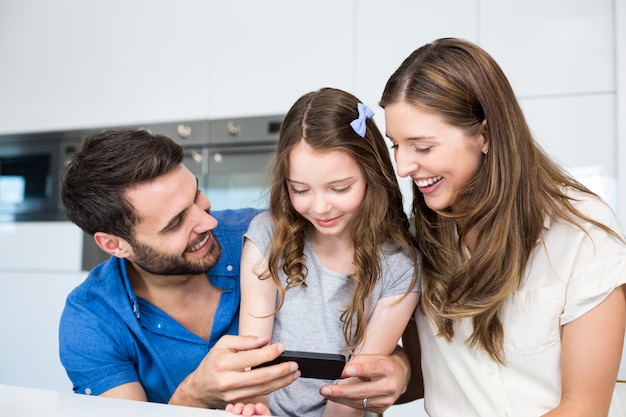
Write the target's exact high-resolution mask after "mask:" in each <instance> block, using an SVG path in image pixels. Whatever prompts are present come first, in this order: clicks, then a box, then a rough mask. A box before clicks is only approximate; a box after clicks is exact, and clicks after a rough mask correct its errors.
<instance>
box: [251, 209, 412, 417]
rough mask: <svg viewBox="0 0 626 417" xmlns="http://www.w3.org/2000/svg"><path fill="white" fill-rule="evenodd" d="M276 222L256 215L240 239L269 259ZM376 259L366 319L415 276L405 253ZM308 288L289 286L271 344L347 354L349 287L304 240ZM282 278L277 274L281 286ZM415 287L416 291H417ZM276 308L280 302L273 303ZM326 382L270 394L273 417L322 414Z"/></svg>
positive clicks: (297, 384) (301, 380) (307, 383)
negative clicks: (378, 262) (377, 266)
mask: <svg viewBox="0 0 626 417" xmlns="http://www.w3.org/2000/svg"><path fill="white" fill-rule="evenodd" d="M273 229H274V223H273V221H272V218H271V216H270V215H269V213H268V212H265V213H261V214H259V215H258V216H257V217H256V218H255V219H254V220H252V223H250V227H249V228H248V231H247V232H246V234H245V235H244V236H245V237H246V238H248V239H250V240H251V241H252V242H253V243H254V244H255V246H256V247H257V248H258V249H259V250H260V251H261V253H264V254H266V255H267V253H268V251H269V244H270V239H271V236H272V233H273ZM386 252H387V253H383V254H381V255H380V258H381V272H382V274H381V279H380V280H379V281H378V283H377V285H376V287H375V288H374V290H373V292H372V295H371V298H370V300H371V303H370V306H369V308H368V310H367V318H368V320H369V318H370V317H371V314H372V313H373V311H374V308H375V307H376V303H377V302H378V300H380V299H381V298H385V297H390V296H394V295H399V294H404V293H405V292H406V290H407V288H408V287H409V285H410V283H411V279H412V278H413V263H412V261H411V258H410V257H409V256H408V255H407V254H406V253H404V252H399V251H386ZM304 256H305V258H306V267H307V271H308V273H307V277H306V284H307V286H306V287H303V286H299V287H295V288H290V289H289V290H288V291H287V292H286V294H285V300H284V304H283V306H282V308H281V309H280V310H279V311H278V313H277V314H276V316H275V317H274V328H273V331H272V341H273V342H278V341H280V342H282V343H283V344H284V345H285V349H286V350H299V351H306V352H319V353H340V354H343V355H345V356H347V353H346V351H345V348H346V343H345V341H344V338H343V329H342V323H341V319H340V316H341V313H342V312H343V310H344V309H345V306H346V304H347V303H348V302H350V300H351V294H352V283H351V281H350V280H349V279H348V277H347V275H346V274H342V273H338V272H335V271H331V270H329V269H328V268H325V267H324V266H323V265H322V264H321V263H320V261H319V259H318V258H317V255H316V254H315V251H314V250H313V247H312V246H311V243H310V242H309V241H308V239H306V240H305V247H304ZM285 279H286V277H285V275H284V273H281V281H282V285H283V286H284V285H285ZM418 288H419V286H416V287H415V289H414V290H415V291H417V289H418ZM276 306H278V300H277V304H276ZM332 382H333V381H330V380H322V379H310V378H298V380H296V381H295V382H294V383H292V384H291V385H289V386H287V387H285V388H283V389H280V390H278V391H276V392H274V393H272V394H270V409H271V412H272V414H273V415H276V416H307V417H308V416H321V415H322V412H323V411H324V406H325V404H326V399H325V398H324V397H322V396H321V395H320V394H319V389H320V387H321V386H322V385H324V384H327V383H332Z"/></svg>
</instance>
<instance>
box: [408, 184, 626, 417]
mask: <svg viewBox="0 0 626 417" xmlns="http://www.w3.org/2000/svg"><path fill="white" fill-rule="evenodd" d="M575 197H576V198H578V199H579V200H580V201H578V202H575V203H574V204H575V206H576V207H577V208H578V210H580V211H581V212H583V213H585V214H586V215H588V216H589V217H591V218H593V219H596V220H598V221H599V222H601V223H603V224H606V225H607V226H609V227H611V228H613V230H616V231H618V233H621V229H620V226H619V224H618V221H617V219H616V217H615V215H614V214H613V212H612V211H611V209H610V208H609V207H608V206H607V205H606V204H605V203H603V202H601V201H598V200H596V199H593V198H591V197H589V196H586V195H582V194H579V193H577V194H576V195H575ZM583 228H584V229H585V231H586V232H587V234H585V232H583V231H582V230H580V229H579V228H577V227H576V226H573V225H571V224H569V223H565V222H563V221H562V220H555V219H551V218H550V217H548V218H546V220H545V222H544V229H543V232H542V236H541V238H540V240H539V242H538V244H537V246H536V247H535V249H534V251H533V253H532V254H531V257H530V259H529V261H528V265H527V267H526V272H525V279H524V283H523V285H522V288H521V289H520V290H519V291H517V292H516V293H514V294H513V295H512V296H511V297H510V298H509V300H508V301H507V302H506V303H505V305H504V308H503V310H502V314H501V315H500V319H501V321H502V324H503V328H504V358H505V362H506V365H501V364H499V363H498V362H495V361H493V360H492V359H491V358H490V357H489V355H488V354H486V353H485V352H484V351H483V350H476V349H472V348H470V347H469V346H468V344H467V343H466V340H467V339H468V338H469V336H470V335H471V334H472V321H471V319H464V320H461V321H460V322H458V323H456V325H455V327H454V331H455V333H454V338H453V340H452V342H451V343H448V342H447V341H446V340H445V339H444V338H442V337H437V336H436V333H437V329H436V327H435V326H434V325H433V323H432V322H431V321H430V320H429V319H428V318H427V317H425V316H424V315H423V314H421V313H420V312H419V311H418V313H416V321H417V326H418V333H419V338H420V343H421V349H422V367H423V372H424V387H425V395H424V405H425V409H426V411H427V412H428V414H429V415H430V416H432V417H447V416H451V417H457V416H463V417H472V416H476V417H489V416H494V417H513V416H515V417H525V416H528V417H531V416H532V417H537V416H540V415H542V414H544V413H546V412H548V411H549V410H551V409H553V408H554V407H556V406H557V405H558V404H559V402H560V396H561V375H560V363H559V361H560V351H561V338H560V333H561V326H563V325H565V324H567V323H570V322H571V321H573V320H576V319H577V318H579V317H580V316H582V315H583V314H585V313H586V312H587V311H589V310H591V309H592V308H593V307H595V306H596V305H598V304H600V303H601V302H602V301H603V300H604V299H605V298H606V297H607V296H608V295H609V294H610V293H611V292H612V291H613V290H614V289H615V288H616V287H618V286H620V285H622V284H624V283H626V246H625V245H624V244H622V243H621V242H619V241H618V240H616V239H615V238H614V237H612V236H610V235H609V234H608V233H606V232H605V231H604V230H602V229H600V228H598V227H596V226H593V225H591V224H589V223H583ZM609 416H610V417H612V416H615V417H617V416H620V417H624V416H626V404H624V405H620V404H619V403H618V400H617V397H616V395H614V396H613V402H612V403H611V411H610V412H609Z"/></svg>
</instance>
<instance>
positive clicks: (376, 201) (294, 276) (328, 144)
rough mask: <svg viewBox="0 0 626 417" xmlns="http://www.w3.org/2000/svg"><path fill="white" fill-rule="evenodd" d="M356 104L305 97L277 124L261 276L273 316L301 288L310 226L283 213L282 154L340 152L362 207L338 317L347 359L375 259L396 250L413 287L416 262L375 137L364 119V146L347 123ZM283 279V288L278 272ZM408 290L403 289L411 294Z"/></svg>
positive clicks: (288, 210) (361, 326)
mask: <svg viewBox="0 0 626 417" xmlns="http://www.w3.org/2000/svg"><path fill="white" fill-rule="evenodd" d="M358 103H359V100H358V99H357V98H356V97H354V96H353V95H351V94H349V93H347V92H345V91H342V90H337V89H333V88H324V89H321V90H318V91H315V92H311V93H308V94H305V95H304V96H302V97H301V98H300V99H298V100H297V101H296V103H294V105H293V106H292V107H291V109H290V110H289V112H288V113H287V115H286V116H285V119H284V120H283V122H282V125H281V130H280V135H279V140H278V145H277V149H276V154H275V157H274V160H273V165H272V170H271V172H272V183H271V186H270V207H269V211H270V213H271V216H272V218H273V221H274V225H275V229H274V235H273V238H272V243H271V247H270V253H269V256H268V271H267V273H266V274H264V275H262V276H261V277H260V278H261V279H267V278H269V277H271V278H272V279H273V280H274V282H275V283H276V285H277V287H278V289H279V298H280V302H279V306H278V308H277V310H276V311H278V310H279V309H280V308H281V307H282V304H283V301H284V297H285V292H286V291H288V290H289V289H290V288H292V287H295V286H301V285H302V286H306V276H307V269H306V265H305V259H304V241H305V233H306V231H307V229H308V228H309V227H311V224H310V223H309V222H308V221H307V220H306V219H304V218H303V217H302V216H301V215H300V214H299V213H298V212H296V211H295V210H294V208H293V206H292V205H291V202H290V198H289V188H288V183H287V176H288V173H289V154H290V152H291V150H292V149H293V148H294V147H295V146H296V145H298V144H299V143H300V142H302V141H304V142H306V143H307V144H308V145H309V146H311V147H312V148H313V149H315V150H317V151H319V152H332V151H341V152H345V153H346V154H348V155H349V156H350V157H352V158H353V159H354V160H355V161H356V162H357V164H358V165H359V166H360V167H361V169H362V172H363V174H364V176H365V181H366V184H367V185H366V192H365V197H364V199H363V202H362V204H361V206H360V208H359V210H358V213H357V214H356V215H355V217H354V219H353V221H352V223H351V226H350V230H349V233H350V236H351V238H352V241H353V242H358V245H357V244H355V245H354V259H353V262H354V268H355V271H354V273H353V274H351V275H349V279H350V280H351V281H352V282H353V284H354V287H353V291H352V300H351V301H350V302H348V303H347V304H346V308H345V310H344V311H343V312H342V314H341V321H342V322H343V333H344V338H345V341H346V345H347V346H348V350H349V351H351V352H353V351H354V349H356V348H357V347H358V346H359V345H361V344H362V343H363V341H364V339H365V331H366V327H367V319H366V311H367V307H368V306H369V304H368V303H369V298H370V296H371V294H372V290H373V289H374V287H375V285H376V283H377V282H378V281H379V280H380V279H381V277H380V275H381V266H380V261H381V257H380V255H381V251H383V250H393V251H397V250H403V251H405V252H406V253H407V254H409V256H411V257H412V259H413V261H414V265H415V273H414V278H413V284H414V283H415V282H416V279H417V270H418V260H417V255H416V251H415V242H414V240H413V238H412V236H411V234H410V233H409V224H408V220H407V217H406V214H405V213H404V211H403V206H402V194H401V192H400V188H399V186H398V183H397V180H396V176H395V173H394V168H393V165H392V162H391V157H390V155H389V149H388V147H387V146H386V144H385V141H384V138H383V137H382V134H381V133H380V131H379V130H378V128H377V126H376V124H375V122H374V121H373V120H372V119H368V120H367V122H366V123H367V129H366V134H365V137H364V138H361V137H360V136H359V135H357V134H356V133H355V132H354V130H353V129H352V127H351V126H350V122H351V121H352V120H354V119H356V118H357V116H358V112H357V104H358ZM280 271H282V272H284V273H285V274H286V276H287V284H286V286H285V287H283V285H282V284H281V282H280V278H279V275H278V274H279V272H280ZM412 287H413V286H411V288H412Z"/></svg>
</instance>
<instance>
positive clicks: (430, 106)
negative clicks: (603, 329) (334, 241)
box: [380, 38, 619, 362]
mask: <svg viewBox="0 0 626 417" xmlns="http://www.w3.org/2000/svg"><path fill="white" fill-rule="evenodd" d="M395 102H406V103H409V104H411V105H415V106H417V107H419V108H421V109H425V110H428V111H432V112H435V113H436V114H439V115H441V116H442V117H443V118H444V120H446V121H447V122H448V123H450V124H451V125H454V126H457V127H460V128H462V129H465V130H466V132H467V133H468V134H470V135H475V134H476V133H477V132H478V129H479V128H480V124H481V123H482V122H483V121H484V120H486V121H487V124H486V139H487V141H488V143H489V154H488V155H486V156H485V157H484V158H483V164H482V166H481V167H480V169H479V171H478V173H477V174H476V176H475V177H474V178H473V180H472V181H470V183H469V184H467V185H466V187H465V188H464V189H463V190H462V191H461V192H460V194H459V195H458V197H457V199H456V200H455V210H454V213H452V212H451V211H449V210H447V211H433V210H431V209H430V208H428V207H427V205H426V204H425V202H424V197H423V195H422V193H421V192H419V190H418V189H417V187H416V186H415V185H414V186H413V192H414V200H413V215H414V220H415V225H416V239H417V241H418V247H419V248H420V249H421V250H422V252H423V254H424V259H423V273H422V274H423V276H422V303H421V308H422V309H423V311H425V313H426V314H428V316H429V317H430V318H431V319H432V320H433V321H434V323H435V324H436V326H437V328H438V331H439V334H440V335H441V336H443V337H445V338H446V339H448V340H450V339H451V338H452V336H453V335H454V328H453V324H454V321H455V320H458V319H461V318H467V317H470V318H472V320H473V324H474V331H473V334H472V335H471V337H470V340H469V343H470V345H472V346H479V347H482V348H483V349H484V350H485V351H486V352H488V354H489V355H490V356H491V357H492V358H494V359H495V360H498V361H500V362H503V356H502V347H503V340H504V333H503V328H502V323H501V321H500V319H499V317H498V312H499V311H500V309H501V307H502V305H503V303H504V302H505V300H506V299H507V297H509V295H510V294H511V293H512V292H513V291H515V290H517V289H518V288H519V287H520V285H521V283H522V280H523V277H524V271H525V268H526V263H527V261H528V259H529V256H530V254H531V252H532V250H533V248H534V247H535V245H536V243H537V240H538V239H539V238H540V234H541V230H542V227H543V223H544V219H545V216H547V215H552V216H555V217H557V218H561V219H563V220H565V221H567V222H570V223H572V224H575V225H577V221H578V220H580V219H582V220H584V221H588V222H591V223H593V224H595V225H597V226H599V227H601V228H603V229H604V230H606V231H607V232H609V233H611V234H612V235H614V236H617V235H616V234H615V232H613V231H612V230H611V229H609V228H608V227H606V226H604V225H602V224H600V223H598V222H596V221H594V220H592V219H590V218H588V217H587V216H585V215H583V214H582V213H580V212H579V211H578V210H576V208H575V207H574V206H573V205H572V201H571V200H570V198H569V197H568V195H567V189H568V188H572V189H576V190H579V191H581V192H583V193H587V194H590V195H595V194H593V193H592V192H591V191H590V190H589V189H587V188H586V187H585V186H583V185H582V184H580V183H579V182H578V181H576V180H575V179H574V178H572V177H571V176H570V175H569V174H567V173H566V172H565V171H564V170H563V169H562V168H561V167H560V166H559V165H558V164H557V163H555V162H554V161H553V160H552V159H550V157H549V156H548V155H547V154H546V153H544V152H543V151H542V149H541V148H540V147H539V146H538V144H537V143H536V142H535V141H534V139H533V136H532V134H531V132H530V129H529V127H528V125H527V123H526V120H525V118H524V115H523V113H522V110H521V108H520V106H519V104H518V102H517V99H516V97H515V94H514V93H513V90H512V88H511V86H510V84H509V82H508V80H507V78H506V76H505V75H504V73H503V72H502V70H501V69H500V67H499V66H498V64H497V63H496V62H495V61H494V60H493V58H492V57H491V56H490V55H488V54H487V53H486V52H485V51H484V50H482V49H481V48H479V47H478V46H476V45H474V44H472V43H470V42H467V41H464V40H460V39H454V38H444V39H439V40H436V41H434V42H433V43H430V44H427V45H424V46H423V47H421V48H419V49H417V50H416V51H414V52H413V53H412V54H411V55H410V56H409V57H408V58H407V59H406V60H405V61H404V62H403V63H402V64H401V65H400V67H399V68H398V69H397V70H396V71H395V72H394V74H393V75H392V76H391V78H390V79H389V81H388V82H387V85H386V87H385V90H384V92H383V95H382V99H381V101H380V105H381V106H382V107H383V108H384V107H385V106H387V105H389V104H392V103H395ZM457 207H460V209H458V210H457ZM577 219H578V220H577ZM457 225H458V226H459V227H458V229H457V227H456V226H457ZM578 227H580V226H578ZM457 232H458V238H457ZM467 236H471V241H472V242H475V244H474V245H472V252H471V258H470V257H467V256H465V252H464V251H463V250H462V246H464V244H466V243H467ZM617 237H619V236H617Z"/></svg>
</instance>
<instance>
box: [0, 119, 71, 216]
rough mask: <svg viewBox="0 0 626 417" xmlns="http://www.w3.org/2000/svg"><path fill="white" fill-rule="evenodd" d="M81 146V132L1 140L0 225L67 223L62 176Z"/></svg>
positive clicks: (8, 136) (6, 137) (12, 136)
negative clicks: (12, 222)
mask: <svg viewBox="0 0 626 417" xmlns="http://www.w3.org/2000/svg"><path fill="white" fill-rule="evenodd" d="M80 145H81V132H80V131H65V132H49V133H31V134H19V135H18V134H16V135H3V136H0V221H2V222H7V221H51V220H64V219H66V217H65V215H64V211H63V205H62V203H61V199H60V173H61V170H62V168H63V167H64V166H65V164H66V163H67V162H68V161H69V159H70V158H71V157H72V155H73V154H74V153H75V152H76V151H77V150H78V149H79V148H80Z"/></svg>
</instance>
